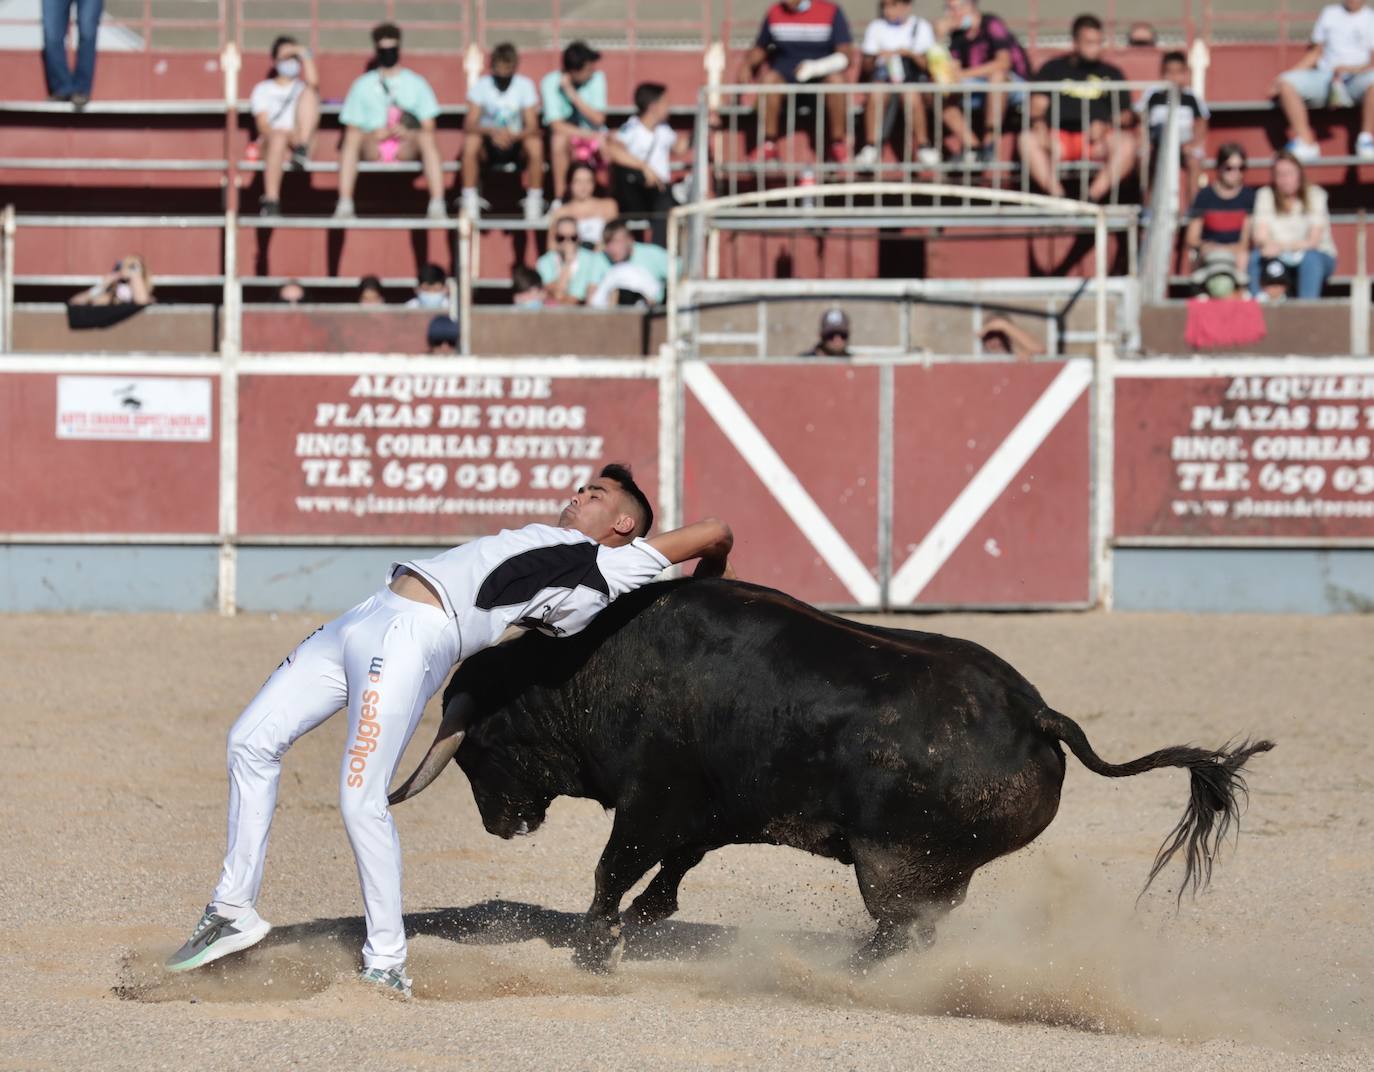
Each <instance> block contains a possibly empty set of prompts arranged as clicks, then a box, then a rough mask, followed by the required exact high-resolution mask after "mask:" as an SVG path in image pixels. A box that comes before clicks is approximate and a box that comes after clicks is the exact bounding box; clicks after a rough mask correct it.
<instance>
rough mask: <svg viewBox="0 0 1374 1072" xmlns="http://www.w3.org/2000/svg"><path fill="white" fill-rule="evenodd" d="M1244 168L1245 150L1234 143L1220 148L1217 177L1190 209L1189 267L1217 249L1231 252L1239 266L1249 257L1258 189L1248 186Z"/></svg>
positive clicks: (1198, 193) (1187, 232) (1185, 236)
mask: <svg viewBox="0 0 1374 1072" xmlns="http://www.w3.org/2000/svg"><path fill="white" fill-rule="evenodd" d="M1245 168H1246V159H1245V150H1244V149H1242V148H1241V147H1240V146H1239V145H1237V144H1236V143H1235V142H1227V143H1226V144H1225V145H1223V146H1222V147H1221V148H1220V149H1218V150H1217V170H1216V176H1215V178H1213V180H1212V182H1211V185H1209V186H1204V187H1202V189H1200V190H1198V192H1197V194H1196V196H1195V197H1194V198H1193V204H1192V207H1191V208H1189V209H1188V229H1187V231H1186V232H1185V235H1184V242H1185V245H1186V248H1187V250H1188V260H1189V264H1190V266H1194V265H1199V264H1201V263H1202V261H1203V259H1204V258H1205V257H1207V256H1208V255H1209V254H1212V253H1215V252H1218V251H1220V252H1222V253H1226V254H1229V255H1230V257H1231V259H1232V261H1234V262H1235V267H1237V268H1241V267H1244V265H1245V263H1246V261H1247V260H1248V259H1249V256H1250V226H1251V224H1250V214H1251V213H1252V212H1253V211H1254V210H1255V191H1254V189H1253V188H1252V187H1249V186H1246V185H1245Z"/></svg>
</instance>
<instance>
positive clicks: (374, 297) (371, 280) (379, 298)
mask: <svg viewBox="0 0 1374 1072" xmlns="http://www.w3.org/2000/svg"><path fill="white" fill-rule="evenodd" d="M358 304H359V305H385V304H386V295H385V294H383V293H382V281H381V280H380V279H378V278H377V277H376V276H375V275H365V276H363V277H362V278H361V279H359V280H358Z"/></svg>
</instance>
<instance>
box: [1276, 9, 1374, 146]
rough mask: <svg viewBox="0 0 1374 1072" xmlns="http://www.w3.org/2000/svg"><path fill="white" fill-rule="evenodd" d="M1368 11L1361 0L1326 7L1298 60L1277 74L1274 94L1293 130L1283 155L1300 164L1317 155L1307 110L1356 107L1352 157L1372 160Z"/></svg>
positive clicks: (1372, 18)
mask: <svg viewBox="0 0 1374 1072" xmlns="http://www.w3.org/2000/svg"><path fill="white" fill-rule="evenodd" d="M1371 87H1374V8H1370V7H1369V6H1368V5H1366V3H1365V0H1342V2H1341V3H1339V4H1328V5H1327V6H1326V7H1324V8H1322V13H1321V14H1320V15H1319V16H1318V17H1317V25H1316V26H1314V27H1313V28H1312V44H1311V45H1310V46H1309V47H1308V49H1307V53H1306V54H1305V55H1304V56H1303V58H1302V62H1301V63H1299V64H1298V65H1297V66H1296V67H1294V68H1293V69H1292V70H1291V71H1285V72H1284V73H1283V74H1281V75H1280V76H1279V81H1278V86H1277V88H1276V89H1275V92H1276V93H1277V95H1278V98H1279V106H1280V107H1281V108H1282V109H1283V114H1284V116H1285V117H1287V119H1288V125H1289V126H1290V127H1291V128H1292V130H1293V140H1292V141H1290V142H1289V143H1288V151H1289V152H1291V153H1292V154H1293V155H1294V156H1296V157H1297V158H1298V159H1299V160H1300V161H1302V162H1303V163H1309V162H1310V161H1313V160H1316V159H1317V158H1318V157H1320V156H1321V149H1320V148H1319V147H1318V145H1317V136H1316V135H1315V134H1314V133H1313V132H1312V123H1311V121H1310V120H1309V119H1308V116H1307V109H1308V108H1325V107H1328V106H1329V107H1332V108H1350V107H1353V106H1354V105H1356V104H1361V103H1362V115H1361V119H1360V134H1359V137H1358V138H1356V139H1355V154H1356V155H1357V156H1360V157H1362V158H1364V159H1366V160H1374V93H1371V92H1370V88H1371Z"/></svg>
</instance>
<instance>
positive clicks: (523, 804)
mask: <svg viewBox="0 0 1374 1072" xmlns="http://www.w3.org/2000/svg"><path fill="white" fill-rule="evenodd" d="M458 766H460V767H462V768H463V773H464V774H466V775H467V776H468V781H469V782H470V783H471V784H472V797H473V799H474V800H475V801H476V802H477V810H478V812H480V813H481V816H482V825H483V826H484V827H486V828H487V832H488V833H491V834H495V835H496V836H497V837H502V838H512V837H515V836H517V835H519V834H533V833H534V832H535V831H536V830H538V829H539V827H540V826H541V825H542V824H543V822H544V816H545V814H546V813H547V812H548V810H549V804H550V803H552V802H553V795H552V794H550V793H549V792H547V790H545V789H544V788H543V787H541V786H539V785H536V784H534V782H533V781H532V780H530V779H529V778H528V777H527V776H526V775H525V773H524V772H523V771H521V769H520V767H519V765H518V764H516V763H514V762H512V761H511V758H510V755H509V753H507V752H506V751H505V750H504V749H496V748H487V747H484V746H483V745H482V744H481V743H480V742H479V741H474V740H471V739H469V740H468V741H467V743H466V744H465V745H464V746H463V748H462V749H460V750H459V752H458Z"/></svg>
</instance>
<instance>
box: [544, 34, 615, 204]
mask: <svg viewBox="0 0 1374 1072" xmlns="http://www.w3.org/2000/svg"><path fill="white" fill-rule="evenodd" d="M600 62H601V53H600V52H597V51H596V49H594V48H592V47H591V46H590V45H588V44H587V42H585V41H574V42H573V43H572V44H570V45H569V46H568V47H567V48H565V49H564V50H563V69H562V70H561V71H550V72H549V73H548V74H546V75H545V76H544V77H543V78H542V79H541V80H540V82H539V95H540V97H542V98H543V101H544V123H545V125H546V126H547V127H548V128H549V164H550V167H551V168H552V170H553V197H554V201H555V202H556V204H555V206H554V207H557V204H561V203H562V201H563V193H564V190H565V189H566V188H567V183H568V167H569V165H571V164H572V162H573V160H574V159H577V160H585V161H588V162H591V161H593V160H596V159H597V158H599V157H600V156H601V153H602V151H603V149H604V147H605V142H606V76H605V75H604V74H602V73H601V72H600V71H598V70H597V69H596V65H597V64H598V63H600Z"/></svg>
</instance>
